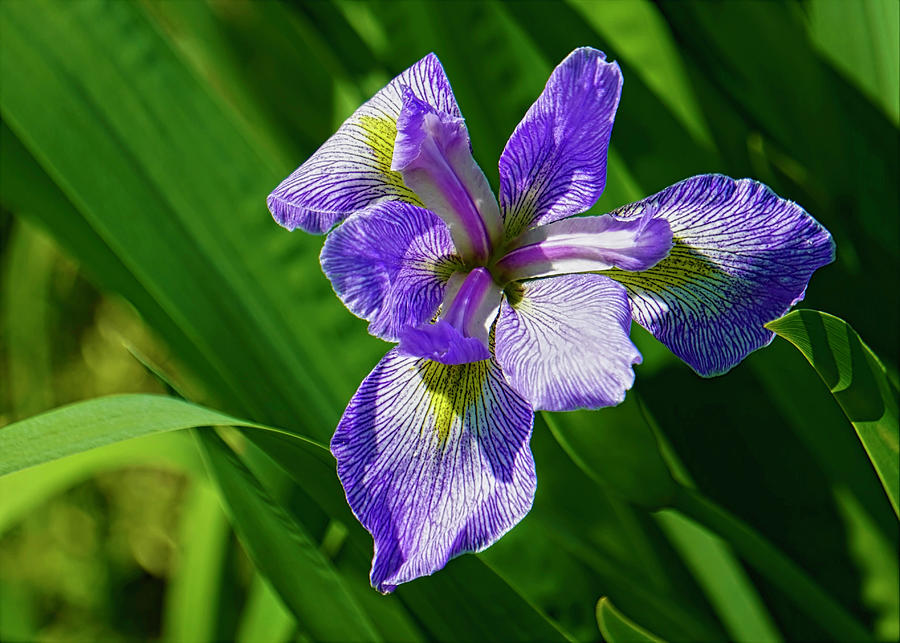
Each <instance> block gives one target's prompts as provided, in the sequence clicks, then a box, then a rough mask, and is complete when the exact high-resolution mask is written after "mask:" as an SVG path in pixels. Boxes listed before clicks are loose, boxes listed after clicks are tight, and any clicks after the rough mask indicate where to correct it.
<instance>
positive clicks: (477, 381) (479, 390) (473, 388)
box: [419, 360, 490, 445]
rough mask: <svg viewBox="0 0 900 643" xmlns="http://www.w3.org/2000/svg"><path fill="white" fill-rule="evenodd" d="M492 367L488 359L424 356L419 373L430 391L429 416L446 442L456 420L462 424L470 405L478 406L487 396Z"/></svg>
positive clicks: (439, 437)
mask: <svg viewBox="0 0 900 643" xmlns="http://www.w3.org/2000/svg"><path fill="white" fill-rule="evenodd" d="M489 367H490V362H489V361H488V360H484V361H481V362H471V363H469V364H453V365H448V364H441V363H440V362H433V361H430V360H423V361H422V362H421V363H420V364H419V374H420V376H421V377H422V382H423V383H424V384H425V388H426V389H427V390H428V393H429V396H428V405H429V407H428V416H429V417H430V418H433V421H434V429H435V431H437V434H438V439H439V440H440V443H441V444H442V445H443V444H444V443H445V442H446V441H447V437H448V436H449V435H450V430H451V428H453V425H454V423H455V422H458V423H459V424H462V422H463V419H464V418H465V415H466V411H467V409H470V408H472V409H473V410H474V407H476V405H477V403H478V400H479V399H481V398H482V397H483V396H484V383H485V381H486V380H487V377H488V369H489Z"/></svg>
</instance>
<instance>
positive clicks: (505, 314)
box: [494, 275, 641, 411]
mask: <svg viewBox="0 0 900 643" xmlns="http://www.w3.org/2000/svg"><path fill="white" fill-rule="evenodd" d="M519 287H520V288H521V291H519V292H518V293H515V294H513V295H512V296H511V297H510V299H511V300H512V301H511V302H508V301H504V302H503V304H502V305H501V306H500V316H499V317H498V318H497V325H496V327H495V330H494V333H495V334H494V354H495V355H496V358H497V362H498V363H499V364H500V367H501V368H502V369H503V373H504V375H506V378H507V379H508V380H509V383H510V384H511V385H512V387H513V388H514V389H515V390H516V391H518V392H519V394H521V395H522V396H523V397H524V398H525V399H527V400H528V401H529V402H531V405H532V406H533V407H534V409H536V410H544V411H571V410H573V409H578V408H589V409H594V408H599V407H602V406H612V405H615V404H618V403H619V402H621V401H622V400H624V399H625V391H627V390H628V389H629V388H631V385H632V384H633V383H634V371H633V370H632V366H634V365H635V364H640V363H641V354H640V353H639V352H638V350H637V348H635V346H634V344H632V343H631V340H630V339H629V338H628V331H629V330H630V328H631V310H630V308H629V306H628V296H627V295H626V293H625V289H624V288H622V286H620V285H619V284H617V283H616V282H614V281H612V280H611V279H608V278H607V277H604V276H602V275H562V276H559V277H551V278H549V279H537V280H535V281H527V282H524V283H522V284H519Z"/></svg>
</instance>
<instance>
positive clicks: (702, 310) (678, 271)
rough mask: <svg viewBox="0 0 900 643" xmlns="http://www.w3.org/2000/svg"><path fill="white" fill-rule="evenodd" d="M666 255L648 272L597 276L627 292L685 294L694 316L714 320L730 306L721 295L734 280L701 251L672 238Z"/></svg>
mask: <svg viewBox="0 0 900 643" xmlns="http://www.w3.org/2000/svg"><path fill="white" fill-rule="evenodd" d="M672 242H673V245H672V250H671V251H669V256H668V257H666V258H665V259H663V260H662V261H660V262H659V263H658V264H656V265H655V266H653V267H652V268H650V269H649V270H642V271H640V272H628V271H625V270H618V269H615V270H604V271H602V272H601V273H600V274H604V275H606V276H607V277H610V278H612V279H615V280H616V281H618V282H619V283H620V284H622V285H623V286H625V288H626V289H627V290H628V291H629V292H636V291H637V292H644V293H654V292H655V293H659V294H660V295H663V294H668V295H673V294H675V293H679V294H678V295H677V296H678V297H679V298H680V299H684V298H685V295H686V294H689V301H690V307H691V309H692V310H693V312H694V314H696V315H698V316H705V317H708V318H716V317H718V316H719V315H720V314H721V307H722V306H730V303H729V302H728V301H727V299H726V298H725V296H724V295H723V293H725V292H727V290H728V289H729V288H733V286H729V281H734V280H735V279H738V278H739V277H737V276H736V275H729V274H728V273H726V272H725V271H723V270H722V268H721V267H720V266H718V265H717V264H716V263H714V262H713V261H711V260H710V259H709V258H707V257H705V256H704V255H703V254H702V251H703V249H702V248H696V247H693V246H689V245H687V244H686V243H685V242H684V241H683V240H681V239H679V238H677V237H676V238H674V239H673V240H672Z"/></svg>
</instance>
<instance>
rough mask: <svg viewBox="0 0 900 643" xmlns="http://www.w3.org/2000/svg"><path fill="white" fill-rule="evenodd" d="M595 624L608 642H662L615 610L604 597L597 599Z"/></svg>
mask: <svg viewBox="0 0 900 643" xmlns="http://www.w3.org/2000/svg"><path fill="white" fill-rule="evenodd" d="M597 625H598V626H599V627H600V632H601V633H602V634H603V638H604V640H606V641H608V643H663V640H662V639H661V638H659V637H658V636H656V635H654V634H651V633H650V632H648V631H647V630H645V629H644V628H642V627H641V626H640V625H638V624H637V623H635V622H634V621H632V620H631V619H629V618H628V617H627V616H625V615H624V614H622V612H620V611H619V610H617V609H616V608H615V607H614V606H613V604H612V603H611V602H610V601H609V599H608V598H606V597H603V598H601V599H600V600H599V601H597Z"/></svg>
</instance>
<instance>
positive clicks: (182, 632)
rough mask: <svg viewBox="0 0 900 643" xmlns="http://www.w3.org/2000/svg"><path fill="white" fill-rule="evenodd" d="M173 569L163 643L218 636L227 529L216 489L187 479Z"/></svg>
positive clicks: (200, 640) (203, 641)
mask: <svg viewBox="0 0 900 643" xmlns="http://www.w3.org/2000/svg"><path fill="white" fill-rule="evenodd" d="M178 532H179V538H178V556H177V558H176V561H177V562H176V567H175V570H174V573H173V574H172V576H171V578H170V579H169V582H168V583H167V584H166V598H165V609H164V610H163V635H162V640H163V641H170V642H171V643H178V642H179V641H190V642H191V643H206V642H207V641H215V640H218V638H219V637H218V636H217V625H218V622H219V618H218V614H219V609H220V607H219V603H220V592H221V588H222V587H223V584H222V576H223V573H222V572H223V569H224V566H225V560H226V559H225V552H226V549H227V545H228V538H229V535H230V533H231V530H230V529H229V527H228V520H227V518H226V516H225V514H224V513H223V512H222V506H221V504H220V503H219V497H218V495H217V493H216V491H215V490H214V489H213V488H212V487H211V486H210V484H209V483H208V482H207V481H206V480H205V479H203V478H197V479H194V480H192V481H191V485H190V488H189V490H188V497H187V500H186V502H185V504H184V507H183V508H182V510H181V517H180V519H179V525H178Z"/></svg>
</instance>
